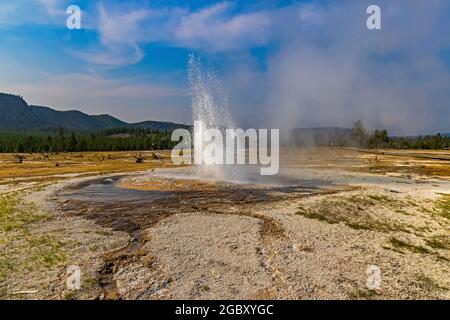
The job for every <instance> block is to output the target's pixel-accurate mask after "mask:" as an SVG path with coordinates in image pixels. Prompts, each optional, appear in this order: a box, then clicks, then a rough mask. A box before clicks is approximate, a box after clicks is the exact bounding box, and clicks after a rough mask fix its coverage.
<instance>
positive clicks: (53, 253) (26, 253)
mask: <svg viewBox="0 0 450 320" xmlns="http://www.w3.org/2000/svg"><path fill="white" fill-rule="evenodd" d="M48 219H49V217H48V215H46V214H42V213H40V212H38V211H37V209H36V208H35V206H33V205H32V204H29V203H24V201H23V198H22V197H20V196H19V195H18V194H17V193H9V194H5V195H2V196H0V282H1V281H2V279H4V278H5V277H6V276H8V275H11V274H13V273H17V272H22V271H23V270H36V269H39V268H52V267H53V266H56V265H57V264H59V263H61V262H63V261H64V259H65V256H64V253H63V250H62V244H61V243H60V242H59V241H58V240H57V239H55V238H53V237H52V236H49V235H38V234H35V233H34V232H31V231H30V229H31V227H32V226H33V225H34V224H35V223H38V222H40V221H46V220H48ZM1 289H2V288H1V286H0V291H2V290H1Z"/></svg>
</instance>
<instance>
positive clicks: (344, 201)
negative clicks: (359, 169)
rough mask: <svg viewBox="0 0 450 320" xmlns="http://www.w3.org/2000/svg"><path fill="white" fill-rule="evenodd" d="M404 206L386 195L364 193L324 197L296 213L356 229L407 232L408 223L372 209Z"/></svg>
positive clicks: (395, 208)
mask: <svg viewBox="0 0 450 320" xmlns="http://www.w3.org/2000/svg"><path fill="white" fill-rule="evenodd" d="M403 205H404V204H403V203H402V202H401V201H399V200H397V199H394V198H391V197H388V196H385V195H376V194H368V195H364V194H361V195H352V196H350V197H345V196H342V197H336V198H332V199H323V201H320V202H319V203H318V204H317V205H316V206H314V207H310V208H300V210H299V211H298V212H297V213H298V214H300V215H303V216H305V217H307V218H310V219H316V220H320V221H323V222H327V223H330V224H336V223H343V224H345V225H346V226H348V227H350V228H353V229H363V230H374V231H380V232H389V231H406V232H408V230H407V229H406V228H405V226H403V225H401V224H399V223H398V222H397V221H395V220H393V219H383V218H382V217H379V216H377V215H375V214H374V212H373V210H371V209H372V208H376V207H384V208H391V210H393V211H395V210H398V208H401V207H402V206H403Z"/></svg>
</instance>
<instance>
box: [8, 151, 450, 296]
mask: <svg viewBox="0 0 450 320" xmlns="http://www.w3.org/2000/svg"><path fill="white" fill-rule="evenodd" d="M133 156H134V154H132V153H90V154H83V156H82V157H81V155H80V154H64V155H55V156H51V157H50V160H48V159H43V158H42V157H41V156H40V155H28V156H26V158H25V162H24V163H22V164H14V163H11V161H10V159H11V156H10V155H1V156H0V162H1V167H0V192H1V198H0V248H1V250H0V297H2V298H3V299H11V298H19V299H42V298H45V299H95V298H100V299H117V298H121V299H183V298H185V299H210V298H224V299H239V298H244V299H245V298H250V299H256V298H260V299H269V298H275V299H383V298H387V299H432V298H438V299H449V298H450V276H449V275H450V223H449V219H450V160H447V159H450V152H449V151H426V152H425V151H423V152H422V151H400V150H398V151H396V150H386V151H383V150H381V151H377V152H373V151H364V150H346V149H297V150H292V149H289V150H288V149H286V150H282V153H281V159H282V162H283V163H282V168H283V169H282V173H283V174H284V175H285V176H287V177H290V178H292V179H297V181H304V182H305V184H301V183H300V184H299V185H297V186H296V187H286V186H261V185H251V184H237V185H236V184H230V183H216V182H211V181H203V180H191V179H174V178H168V177H167V176H165V175H164V173H165V172H166V171H165V170H167V169H166V168H167V167H170V159H169V158H168V156H169V153H168V152H158V153H157V158H159V159H154V157H153V155H152V154H151V153H147V154H146V161H145V162H144V163H143V164H136V163H135V161H134V158H133ZM56 164H58V165H56ZM170 170H172V169H170ZM176 170H177V172H178V171H179V172H187V171H189V170H191V169H190V168H178V169H176ZM131 172H133V173H132V174H131ZM160 173H161V174H160ZM118 174H121V175H123V177H122V178H121V179H120V181H119V182H114V183H116V187H115V190H116V191H115V192H116V193H115V194H114V196H113V197H108V198H102V193H99V192H101V190H103V189H102V186H100V187H99V188H100V189H98V190H100V191H98V190H97V189H92V190H93V191H92V193H93V194H94V196H96V197H94V198H89V197H88V198H83V197H79V196H77V194H78V193H79V192H81V191H82V190H86V189H83V188H84V186H86V185H88V184H89V183H90V182H91V181H92V180H93V179H96V180H97V181H100V185H101V184H102V183H105V184H111V185H112V183H113V182H111V181H112V180H109V179H110V178H113V179H117V178H116V176H117V175H118ZM80 183H81V184H80ZM120 188H122V189H120ZM121 190H123V192H121ZM80 194H82V193H80ZM142 194H145V196H142ZM70 265H76V266H79V267H80V268H81V272H82V277H81V279H82V286H81V290H78V291H71V290H68V289H67V286H66V279H67V274H66V268H67V267H68V266H70ZM371 265H376V266H378V267H379V268H380V270H381V273H382V282H381V287H380V288H379V289H377V290H371V289H369V288H368V287H367V285H366V282H367V277H368V276H367V268H368V267H369V266H371Z"/></svg>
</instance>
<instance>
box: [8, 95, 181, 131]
mask: <svg viewBox="0 0 450 320" xmlns="http://www.w3.org/2000/svg"><path fill="white" fill-rule="evenodd" d="M186 127H187V126H185V125H181V124H176V123H171V122H160V121H143V122H139V123H127V122H125V121H122V120H119V119H117V118H114V117H112V116H110V115H107V114H105V115H88V114H86V113H83V112H80V111H75V110H73V111H58V110H54V109H51V108H49V107H42V106H33V105H28V103H27V102H26V101H25V100H24V99H23V98H22V97H20V96H16V95H11V94H5V93H0V132H16V133H20V132H46V133H47V132H48V133H53V132H57V130H58V128H64V129H65V130H66V131H76V132H93V131H100V130H106V129H111V128H143V129H151V130H173V129H176V128H186Z"/></svg>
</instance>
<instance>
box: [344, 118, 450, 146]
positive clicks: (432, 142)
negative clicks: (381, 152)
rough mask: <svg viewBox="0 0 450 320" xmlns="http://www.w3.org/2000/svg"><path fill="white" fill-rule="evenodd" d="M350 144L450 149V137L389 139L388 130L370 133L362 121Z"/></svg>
mask: <svg viewBox="0 0 450 320" xmlns="http://www.w3.org/2000/svg"><path fill="white" fill-rule="evenodd" d="M350 144H351V145H353V146H357V147H365V148H369V149H375V148H380V149H382V148H386V149H390V148H395V149H449V148H450V137H448V136H444V135H441V134H439V133H438V134H436V135H426V136H415V137H389V135H388V132H387V130H381V129H376V130H375V131H373V132H371V133H368V132H367V131H366V129H365V128H364V125H363V123H362V122H361V121H358V122H356V123H355V125H354V127H353V128H352V131H351V139H350Z"/></svg>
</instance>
